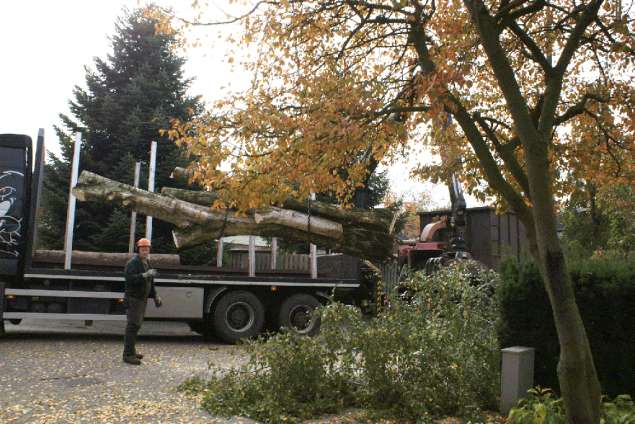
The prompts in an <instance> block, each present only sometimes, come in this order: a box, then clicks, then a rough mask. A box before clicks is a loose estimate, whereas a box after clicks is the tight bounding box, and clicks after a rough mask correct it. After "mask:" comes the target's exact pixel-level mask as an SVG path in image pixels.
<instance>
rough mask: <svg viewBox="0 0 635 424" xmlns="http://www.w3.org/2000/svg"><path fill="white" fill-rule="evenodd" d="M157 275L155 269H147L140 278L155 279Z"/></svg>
mask: <svg viewBox="0 0 635 424" xmlns="http://www.w3.org/2000/svg"><path fill="white" fill-rule="evenodd" d="M158 274H159V273H158V272H157V270H156V269H149V270H147V271H146V272H144V273H143V274H141V276H142V277H143V278H148V277H156V276H157V275H158Z"/></svg>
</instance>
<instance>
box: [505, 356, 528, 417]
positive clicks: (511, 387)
mask: <svg viewBox="0 0 635 424" xmlns="http://www.w3.org/2000/svg"><path fill="white" fill-rule="evenodd" d="M501 352H502V357H503V358H502V362H503V365H502V370H501V413H502V414H505V415H507V414H508V413H509V411H510V409H512V408H513V407H514V406H516V404H518V401H519V400H520V399H522V398H523V397H525V396H527V390H529V389H531V387H532V386H533V385H534V355H535V349H534V348H533V347H521V346H514V347H508V348H506V349H501Z"/></svg>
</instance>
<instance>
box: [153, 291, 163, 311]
mask: <svg viewBox="0 0 635 424" xmlns="http://www.w3.org/2000/svg"><path fill="white" fill-rule="evenodd" d="M162 305H163V299H161V297H160V296H159V295H158V294H157V295H156V296H154V306H156V307H157V308H160V307H161V306H162Z"/></svg>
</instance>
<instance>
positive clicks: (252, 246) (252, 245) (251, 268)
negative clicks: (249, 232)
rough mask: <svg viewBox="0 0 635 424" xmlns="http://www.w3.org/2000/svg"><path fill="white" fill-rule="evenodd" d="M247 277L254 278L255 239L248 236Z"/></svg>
mask: <svg viewBox="0 0 635 424" xmlns="http://www.w3.org/2000/svg"><path fill="white" fill-rule="evenodd" d="M249 276H250V277H255V276H256V237H255V236H249Z"/></svg>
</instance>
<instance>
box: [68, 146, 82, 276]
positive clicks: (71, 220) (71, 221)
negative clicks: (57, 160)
mask: <svg viewBox="0 0 635 424" xmlns="http://www.w3.org/2000/svg"><path fill="white" fill-rule="evenodd" d="M81 145H82V135H81V134H80V133H76V134H75V144H74V146H73V164H72V168H71V184H70V186H69V189H68V209H67V210H66V234H65V237H64V269H65V270H70V269H71V257H72V255H73V229H74V228H75V204H76V202H77V199H76V198H75V195H74V194H73V188H75V186H76V185H77V174H78V173H79V149H80V146H81Z"/></svg>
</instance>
